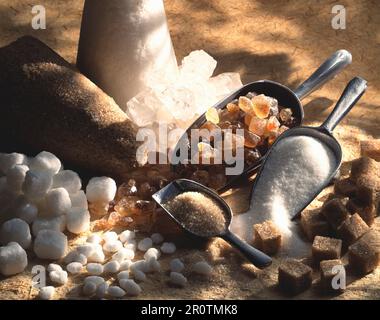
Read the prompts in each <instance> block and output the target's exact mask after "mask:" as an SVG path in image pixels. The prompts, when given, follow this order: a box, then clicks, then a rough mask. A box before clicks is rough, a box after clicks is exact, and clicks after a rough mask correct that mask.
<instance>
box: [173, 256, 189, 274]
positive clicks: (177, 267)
mask: <svg viewBox="0 0 380 320" xmlns="http://www.w3.org/2000/svg"><path fill="white" fill-rule="evenodd" d="M184 269H185V265H184V264H183V263H182V261H181V260H179V259H173V260H172V261H170V270H171V271H174V272H178V273H180V272H182V271H183V270H184Z"/></svg>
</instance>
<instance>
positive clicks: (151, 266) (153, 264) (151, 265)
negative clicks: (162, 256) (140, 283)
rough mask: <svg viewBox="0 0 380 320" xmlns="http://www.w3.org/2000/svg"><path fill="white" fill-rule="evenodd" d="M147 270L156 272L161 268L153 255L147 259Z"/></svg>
mask: <svg viewBox="0 0 380 320" xmlns="http://www.w3.org/2000/svg"><path fill="white" fill-rule="evenodd" d="M146 263H147V266H148V267H147V269H148V271H147V272H158V271H160V270H161V264H160V262H159V261H157V259H156V258H155V257H151V258H149V259H148V260H147V261H146Z"/></svg>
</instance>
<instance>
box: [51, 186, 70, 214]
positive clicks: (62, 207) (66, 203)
mask: <svg viewBox="0 0 380 320" xmlns="http://www.w3.org/2000/svg"><path fill="white" fill-rule="evenodd" d="M45 201H46V202H45V203H46V210H47V212H48V213H49V215H50V216H60V215H62V214H65V213H67V212H68V211H69V210H70V209H71V200H70V196H69V193H68V192H67V190H66V189H64V188H57V189H52V190H50V191H49V192H48V193H47V195H46V199H45Z"/></svg>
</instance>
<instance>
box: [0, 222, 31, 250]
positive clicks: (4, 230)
mask: <svg viewBox="0 0 380 320" xmlns="http://www.w3.org/2000/svg"><path fill="white" fill-rule="evenodd" d="M9 242H17V243H18V244H19V245H20V246H21V247H22V248H24V249H27V248H29V246H30V244H31V243H32V236H31V234H30V229H29V225H28V224H27V223H26V222H25V221H24V220H21V219H19V218H14V219H11V220H8V221H6V222H4V223H3V225H2V226H1V228H0V243H1V244H2V245H6V244H8V243H9Z"/></svg>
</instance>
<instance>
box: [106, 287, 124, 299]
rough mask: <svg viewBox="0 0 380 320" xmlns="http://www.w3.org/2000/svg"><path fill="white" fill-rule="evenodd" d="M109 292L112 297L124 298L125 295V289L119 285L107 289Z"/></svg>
mask: <svg viewBox="0 0 380 320" xmlns="http://www.w3.org/2000/svg"><path fill="white" fill-rule="evenodd" d="M107 294H108V295H109V296H110V297H112V298H122V297H124V296H125V291H124V290H123V289H122V288H120V287H118V286H110V287H109V288H108V290H107Z"/></svg>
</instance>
